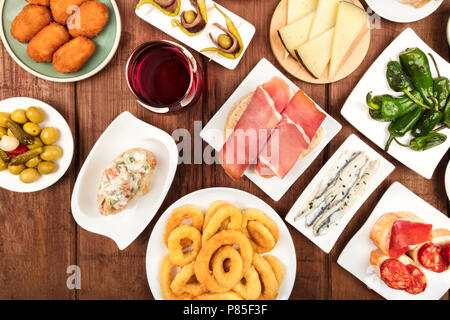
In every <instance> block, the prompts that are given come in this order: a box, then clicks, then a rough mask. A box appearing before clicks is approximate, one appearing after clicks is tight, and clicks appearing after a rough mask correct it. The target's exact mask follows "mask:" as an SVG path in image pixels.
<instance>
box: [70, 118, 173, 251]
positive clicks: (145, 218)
mask: <svg viewBox="0 0 450 320" xmlns="http://www.w3.org/2000/svg"><path fill="white" fill-rule="evenodd" d="M132 148H144V149H146V150H149V151H151V152H153V154H154V155H155V157H156V161H157V164H156V168H155V170H154V172H153V175H152V178H151V184H150V190H149V192H148V193H147V194H146V195H144V196H142V197H139V198H137V199H136V200H134V201H132V202H130V204H129V206H128V207H127V208H126V209H125V210H124V211H122V212H120V213H118V214H116V215H109V216H102V215H101V214H100V213H99V211H98V209H97V190H98V186H99V183H100V178H101V175H102V173H103V170H104V169H105V168H106V167H107V166H108V164H109V163H110V162H111V161H112V160H113V159H114V158H115V157H117V156H118V155H119V154H121V153H122V152H124V151H126V150H129V149H132ZM177 165H178V150H177V146H176V144H175V141H174V140H173V139H172V137H171V136H170V135H169V134H167V133H166V132H164V131H162V130H160V129H158V128H156V127H154V126H152V125H150V124H148V123H146V122H143V121H141V120H139V119H137V118H135V117H134V116H133V115H132V114H131V113H129V112H124V113H122V114H120V115H119V116H118V117H117V118H116V119H115V120H114V121H113V122H112V123H111V124H110V125H109V127H108V128H106V130H105V132H104V133H103V134H102V135H101V136H100V138H99V139H98V140H97V142H96V143H95V145H94V147H93V148H92V150H91V152H90V153H89V155H88V157H87V158H86V161H85V162H84V164H83V167H82V168H81V170H80V173H79V174H78V178H77V181H76V182H75V187H74V189H73V193H72V215H73V217H74V219H75V221H76V222H77V223H78V224H79V225H80V227H82V228H83V229H86V230H88V231H90V232H94V233H98V234H101V235H104V236H106V237H108V238H111V239H112V240H114V241H115V242H116V244H117V246H118V247H119V249H120V250H123V249H125V248H126V247H127V246H128V245H130V244H131V243H132V242H133V241H134V239H136V238H137V237H138V236H139V234H141V232H142V231H143V230H144V229H145V227H147V225H148V224H149V222H150V220H151V219H152V218H153V216H154V215H155V214H156V212H157V211H158V209H159V207H160V206H161V203H162V202H163V200H164V198H165V197H166V194H167V191H168V190H169V188H170V185H171V184H172V180H173V177H174V175H175V172H176V169H177Z"/></svg>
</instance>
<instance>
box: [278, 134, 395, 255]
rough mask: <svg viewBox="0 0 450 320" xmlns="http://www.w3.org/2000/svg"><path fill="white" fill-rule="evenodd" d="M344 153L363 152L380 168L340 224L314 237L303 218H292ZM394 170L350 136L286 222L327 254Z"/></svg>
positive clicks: (314, 180) (361, 142) (299, 201)
mask: <svg viewBox="0 0 450 320" xmlns="http://www.w3.org/2000/svg"><path fill="white" fill-rule="evenodd" d="M346 151H363V152H365V153H366V154H367V155H368V156H369V159H370V161H372V160H377V159H378V160H380V166H379V168H378V171H377V173H376V176H375V177H374V178H372V181H371V182H370V185H369V187H368V188H367V190H366V192H365V193H364V195H363V196H362V197H361V198H359V199H358V200H357V201H356V202H355V203H354V204H353V205H352V206H351V207H350V208H349V209H348V211H347V213H346V214H345V216H344V217H343V218H342V220H341V221H340V223H339V224H338V225H337V226H334V227H333V228H332V229H331V230H330V231H329V232H328V233H327V234H326V235H323V236H314V235H313V233H312V228H307V227H306V226H305V219H304V218H301V219H300V220H298V221H294V218H295V216H296V215H297V213H298V212H299V211H300V210H301V209H302V207H303V206H304V205H305V203H306V202H307V201H309V199H310V198H311V196H312V195H313V193H314V192H315V190H316V188H317V186H318V185H319V183H320V181H322V179H324V178H325V177H326V174H327V173H328V171H329V170H330V169H331V166H332V165H334V164H335V163H336V161H337V159H338V157H339V156H340V155H341V154H342V153H344V152H346ZM394 169H395V167H394V166H393V165H392V164H391V163H390V162H389V161H387V160H386V159H384V158H383V157H382V156H380V155H379V154H378V153H377V152H375V151H374V150H373V149H372V148H371V147H369V146H368V145H367V144H365V143H364V142H363V141H362V140H361V139H359V138H358V137H357V136H355V135H354V134H352V135H350V136H349V137H348V138H347V139H346V140H345V142H344V143H343V144H342V145H341V146H340V147H339V149H338V150H336V152H335V153H334V155H333V156H332V157H331V158H330V159H329V160H328V161H327V163H326V164H325V165H324V166H323V167H322V169H320V171H319V173H317V175H316V176H315V177H314V179H313V180H312V181H311V183H310V184H309V185H308V186H307V187H306V189H305V190H304V191H303V193H302V195H301V196H300V197H299V198H298V199H297V201H296V202H295V203H294V205H293V206H292V208H291V210H289V212H288V214H287V216H286V221H287V222H289V223H290V224H291V225H292V226H294V228H296V229H297V230H298V231H300V232H301V233H303V235H304V236H305V237H307V238H308V239H309V240H311V241H312V242H313V243H314V244H316V245H317V246H318V247H319V248H320V249H322V250H323V251H325V252H326V253H329V252H330V251H331V249H332V248H333V246H334V244H335V243H336V241H337V239H338V238H339V237H340V235H341V233H342V231H344V229H345V227H346V226H347V224H348V223H349V222H350V220H351V219H352V217H353V215H354V214H355V213H356V211H358V209H359V208H360V207H361V205H362V204H363V203H364V202H365V201H366V200H367V198H368V197H369V196H370V195H371V194H372V193H373V192H374V191H375V189H376V188H377V187H378V186H379V185H380V184H381V183H382V182H383V181H384V179H386V177H387V176H389V174H390V173H391V172H392V171H393V170H394Z"/></svg>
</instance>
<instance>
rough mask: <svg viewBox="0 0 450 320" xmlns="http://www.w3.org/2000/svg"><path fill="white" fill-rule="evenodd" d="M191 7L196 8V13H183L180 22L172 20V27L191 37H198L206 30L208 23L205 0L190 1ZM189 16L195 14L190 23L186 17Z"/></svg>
mask: <svg viewBox="0 0 450 320" xmlns="http://www.w3.org/2000/svg"><path fill="white" fill-rule="evenodd" d="M190 2H191V5H192V6H193V7H194V8H195V11H196V13H193V12H192V11H183V12H182V13H181V16H180V21H178V20H177V19H172V22H171V23H172V26H173V27H179V28H180V29H181V31H183V32H184V33H185V34H187V35H188V36H190V37H193V36H196V35H198V34H199V33H201V32H202V31H203V29H205V27H206V24H207V23H208V14H207V11H206V3H205V0H190ZM188 14H193V16H194V18H193V19H192V21H188V20H187V19H186V17H187V16H188Z"/></svg>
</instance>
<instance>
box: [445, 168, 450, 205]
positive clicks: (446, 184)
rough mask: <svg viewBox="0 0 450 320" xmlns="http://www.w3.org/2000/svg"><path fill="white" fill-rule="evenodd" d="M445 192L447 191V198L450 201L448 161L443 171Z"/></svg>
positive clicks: (449, 169)
mask: <svg viewBox="0 0 450 320" xmlns="http://www.w3.org/2000/svg"><path fill="white" fill-rule="evenodd" d="M445 191H447V198H448V200H450V161H449V162H448V164H447V169H445Z"/></svg>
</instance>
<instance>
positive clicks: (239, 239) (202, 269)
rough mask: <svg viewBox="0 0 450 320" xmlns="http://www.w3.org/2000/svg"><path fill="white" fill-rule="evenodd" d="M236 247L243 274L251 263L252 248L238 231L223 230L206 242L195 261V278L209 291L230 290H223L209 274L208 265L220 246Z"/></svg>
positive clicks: (224, 289)
mask: <svg viewBox="0 0 450 320" xmlns="http://www.w3.org/2000/svg"><path fill="white" fill-rule="evenodd" d="M233 244H235V245H237V246H238V247H239V253H240V255H241V258H242V268H243V273H245V272H247V270H248V269H250V266H251V264H252V261H253V248H252V245H251V243H250V240H249V239H248V238H247V237H246V236H245V235H244V234H243V233H242V232H240V231H236V230H224V231H220V232H219V233H217V234H216V235H214V236H213V237H212V238H211V239H210V240H208V241H206V242H205V244H204V245H203V247H202V249H201V250H200V252H199V254H198V256H197V260H196V261H195V276H196V277H197V279H198V281H199V282H200V283H201V284H203V285H204V286H205V287H206V288H207V289H208V290H209V291H211V292H213V293H220V292H225V291H228V290H230V289H231V288H223V287H222V286H221V285H220V284H219V283H218V282H217V281H216V279H215V277H214V275H212V274H211V272H210V269H209V264H210V262H211V259H212V256H213V255H214V253H215V252H216V251H217V250H218V249H219V248H220V247H222V246H226V245H233Z"/></svg>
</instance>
